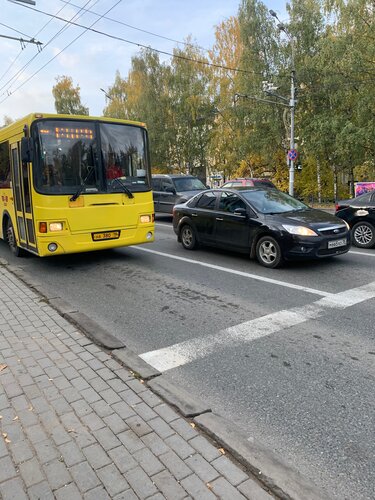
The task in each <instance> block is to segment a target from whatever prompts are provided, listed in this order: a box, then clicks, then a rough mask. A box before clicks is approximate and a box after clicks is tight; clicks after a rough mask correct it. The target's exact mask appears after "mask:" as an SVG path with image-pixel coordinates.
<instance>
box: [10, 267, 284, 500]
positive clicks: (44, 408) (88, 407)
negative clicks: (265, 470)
mask: <svg viewBox="0 0 375 500" xmlns="http://www.w3.org/2000/svg"><path fill="white" fill-rule="evenodd" d="M1 264H2V265H0V269H1V274H0V383H1V384H0V428H1V436H0V498H2V499H4V500H8V499H17V500H18V499H23V498H38V499H47V498H55V499H59V500H60V499H67V500H73V499H76V498H77V499H78V498H83V499H86V498H92V499H95V500H98V499H100V498H119V499H120V498H122V499H125V498H129V499H130V498H134V499H146V498H147V499H149V498H155V499H158V498H160V499H163V498H167V499H173V500H174V499H179V498H181V499H187V498H196V499H205V498H208V499H209V498H217V495H219V496H220V497H221V498H228V500H229V499H231V498H233V497H232V496H231V495H232V490H230V488H229V487H232V488H233V486H232V485H231V484H230V483H228V485H227V486H225V485H226V482H227V479H226V478H228V477H235V478H236V479H237V481H236V483H239V484H238V485H236V487H235V491H236V496H238V498H251V499H252V500H257V496H258V494H257V493H254V492H258V493H259V495H260V494H262V495H263V497H260V496H259V499H260V498H262V499H263V498H265V499H267V498H269V499H272V498H274V496H273V495H271V494H270V493H269V492H267V491H265V490H264V489H262V488H261V486H260V484H259V483H258V482H257V481H256V480H255V479H254V478H253V476H252V475H251V474H249V473H248V472H247V471H246V470H245V469H244V468H243V467H242V466H241V465H240V464H238V463H236V462H235V461H234V460H231V459H230V457H229V456H226V457H225V462H224V461H221V462H218V460H219V459H220V457H223V455H222V453H221V452H220V451H219V449H218V447H217V446H216V445H215V444H214V443H213V442H212V441H211V440H209V439H208V438H207V437H206V436H205V435H204V434H203V433H202V432H201V431H200V430H198V429H197V428H196V426H195V424H194V423H192V421H191V420H189V419H186V418H185V417H184V416H182V415H181V414H179V413H178V411H176V410H175V409H173V408H172V407H171V406H170V405H169V404H168V403H166V402H164V401H163V400H162V399H161V397H159V396H158V395H156V394H154V393H153V392H152V391H151V389H150V388H149V387H148V386H147V385H146V383H145V381H144V380H143V379H139V378H138V377H137V375H138V374H135V373H133V372H132V371H130V370H129V369H127V368H125V367H124V366H123V361H124V359H123V358H122V356H121V355H120V356H117V358H118V360H117V359H115V358H114V357H113V356H112V355H111V353H110V352H108V351H107V350H105V349H102V348H100V347H98V346H97V345H95V344H94V343H93V342H92V341H91V340H90V339H88V338H87V337H86V336H85V335H84V334H83V333H82V331H80V328H79V326H78V325H77V317H78V315H76V314H74V313H73V311H74V308H72V307H71V306H70V305H69V304H67V303H65V302H61V301H60V300H59V298H55V299H54V300H53V305H54V307H52V305H51V304H49V303H48V301H47V300H46V299H45V298H44V297H42V296H40V294H39V293H38V291H37V290H33V289H31V288H30V286H29V285H27V284H25V283H24V282H23V281H21V280H20V279H18V278H17V277H16V276H15V275H14V274H13V272H10V271H9V270H8V269H7V267H6V266H4V262H2V263H1ZM16 270H17V268H16ZM13 271H14V269H13ZM56 305H57V306H61V307H62V308H63V309H64V312H65V313H66V314H69V315H71V314H74V316H75V324H72V323H70V322H69V321H68V320H67V319H66V318H64V317H63V316H62V315H61V314H59V313H58V312H57V311H56V309H55V307H56ZM89 327H90V329H91V331H92V329H95V325H94V324H93V323H91V322H90V325H89ZM100 334H101V335H102V334H103V331H101V332H100ZM90 336H91V334H90ZM111 344H112V345H111V347H112V346H113V344H115V342H114V341H113V339H112V338H111ZM118 346H119V347H122V346H123V344H122V342H119V343H118ZM116 347H117V344H116ZM112 348H113V347H112ZM114 352H116V351H114ZM121 361H122V362H121ZM154 375H155V376H157V375H159V373H155V374H154V373H152V376H154ZM152 380H155V379H154V378H153V379H152ZM190 442H191V444H190ZM223 451H224V450H223ZM223 458H224V457H223ZM215 460H216V461H217V462H216V464H217V467H215ZM220 479H221V480H222V483H220V482H217V481H218V480H220ZM209 480H212V481H216V483H215V484H211V483H210V482H209ZM249 482H250V483H251V484H252V490H251V496H249V495H247V493H246V491H247V490H249V488H248V489H246V483H249ZM241 485H243V491H244V493H241V492H240V489H239V486H241ZM225 488H227V493H226V492H225V491H226V489H225ZM215 489H216V490H217V491H219V490H220V491H219V493H218V494H216V493H215ZM249 491H250V490H249ZM264 495H266V496H265V497H264Z"/></svg>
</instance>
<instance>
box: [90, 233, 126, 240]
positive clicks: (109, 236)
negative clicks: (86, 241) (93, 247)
mask: <svg viewBox="0 0 375 500" xmlns="http://www.w3.org/2000/svg"><path fill="white" fill-rule="evenodd" d="M118 238H120V231H108V232H106V233H92V239H93V241H103V240H117V239H118Z"/></svg>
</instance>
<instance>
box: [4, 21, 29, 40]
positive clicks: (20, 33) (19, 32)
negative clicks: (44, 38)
mask: <svg viewBox="0 0 375 500" xmlns="http://www.w3.org/2000/svg"><path fill="white" fill-rule="evenodd" d="M0 25H1V26H4V27H5V28H8V29H10V30H12V31H15V32H16V33H18V34H19V35H22V36H26V37H27V38H33V37H31V36H30V35H26V34H25V33H22V31H18V30H16V28H12V26H8V25H7V24H4V23H0ZM37 34H38V33H37ZM35 36H36V35H35Z"/></svg>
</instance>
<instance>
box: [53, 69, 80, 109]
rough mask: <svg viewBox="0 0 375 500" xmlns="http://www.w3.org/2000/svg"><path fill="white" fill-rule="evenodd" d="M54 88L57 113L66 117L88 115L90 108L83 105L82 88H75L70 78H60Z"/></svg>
mask: <svg viewBox="0 0 375 500" xmlns="http://www.w3.org/2000/svg"><path fill="white" fill-rule="evenodd" d="M56 82H57V83H56V85H55V86H54V87H53V88H52V94H53V97H54V98H55V108H56V112H57V113H59V114H66V115H88V114H89V108H86V107H85V106H83V105H82V104H81V96H80V90H81V89H80V86H79V85H77V86H76V87H74V86H73V80H72V78H71V77H70V76H58V77H57V78H56Z"/></svg>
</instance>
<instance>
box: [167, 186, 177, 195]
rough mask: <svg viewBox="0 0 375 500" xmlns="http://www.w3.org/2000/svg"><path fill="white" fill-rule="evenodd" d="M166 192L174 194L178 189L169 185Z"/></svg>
mask: <svg viewBox="0 0 375 500" xmlns="http://www.w3.org/2000/svg"><path fill="white" fill-rule="evenodd" d="M165 192H166V193H172V194H176V190H175V188H173V187H168V188H167V189H166V190H165Z"/></svg>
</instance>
